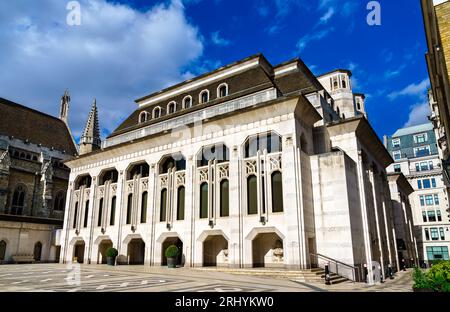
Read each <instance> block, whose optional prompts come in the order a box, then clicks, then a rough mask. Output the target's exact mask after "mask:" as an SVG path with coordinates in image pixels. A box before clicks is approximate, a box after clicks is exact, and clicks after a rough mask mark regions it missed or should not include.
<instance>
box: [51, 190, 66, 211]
mask: <svg viewBox="0 0 450 312" xmlns="http://www.w3.org/2000/svg"><path fill="white" fill-rule="evenodd" d="M64 204H65V198H64V192H59V193H58V194H56V197H55V201H54V202H53V210H55V211H63V210H64Z"/></svg>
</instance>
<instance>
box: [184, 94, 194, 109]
mask: <svg viewBox="0 0 450 312" xmlns="http://www.w3.org/2000/svg"><path fill="white" fill-rule="evenodd" d="M191 107H192V97H191V96H190V95H188V96H186V97H185V98H184V99H183V108H184V109H187V108H191Z"/></svg>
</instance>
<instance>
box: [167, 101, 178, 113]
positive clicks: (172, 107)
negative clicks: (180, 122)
mask: <svg viewBox="0 0 450 312" xmlns="http://www.w3.org/2000/svg"><path fill="white" fill-rule="evenodd" d="M176 110H177V103H175V102H170V103H169V104H168V105H167V112H168V113H169V114H173V113H175V112H176Z"/></svg>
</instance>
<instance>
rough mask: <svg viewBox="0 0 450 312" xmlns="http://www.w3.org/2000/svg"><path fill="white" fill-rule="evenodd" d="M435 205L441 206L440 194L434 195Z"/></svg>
mask: <svg viewBox="0 0 450 312" xmlns="http://www.w3.org/2000/svg"><path fill="white" fill-rule="evenodd" d="M430 197H431V195H430ZM434 204H435V205H439V195H438V194H434Z"/></svg>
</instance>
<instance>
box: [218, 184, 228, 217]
mask: <svg viewBox="0 0 450 312" xmlns="http://www.w3.org/2000/svg"><path fill="white" fill-rule="evenodd" d="M229 189H230V187H229V182H228V180H222V181H221V182H220V216H221V217H228V216H229V215H230V208H229V204H230V200H229Z"/></svg>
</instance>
